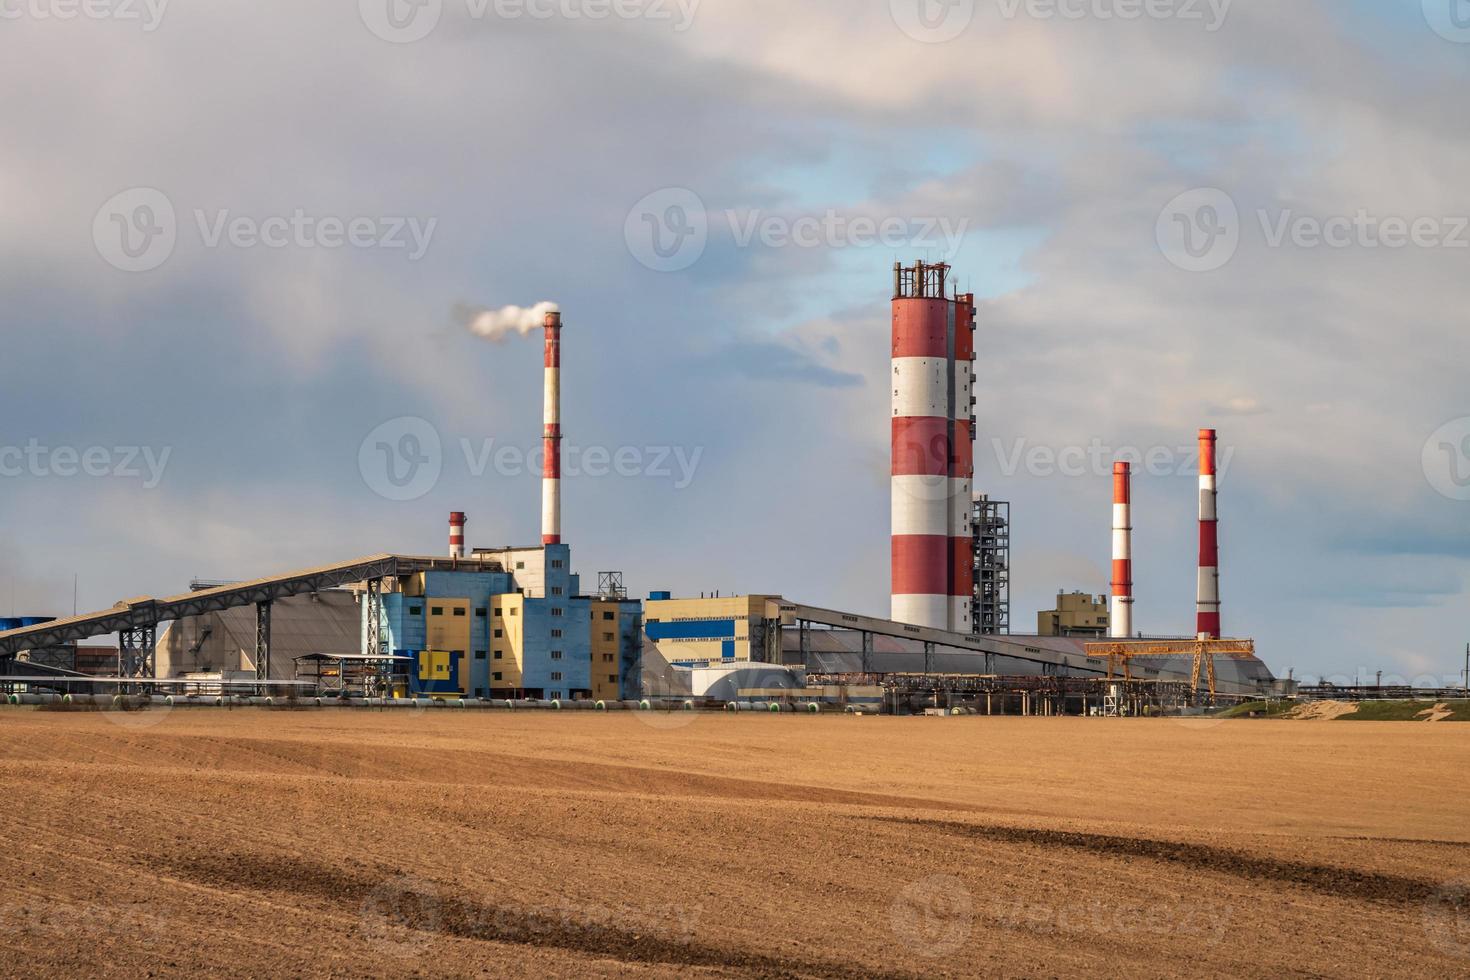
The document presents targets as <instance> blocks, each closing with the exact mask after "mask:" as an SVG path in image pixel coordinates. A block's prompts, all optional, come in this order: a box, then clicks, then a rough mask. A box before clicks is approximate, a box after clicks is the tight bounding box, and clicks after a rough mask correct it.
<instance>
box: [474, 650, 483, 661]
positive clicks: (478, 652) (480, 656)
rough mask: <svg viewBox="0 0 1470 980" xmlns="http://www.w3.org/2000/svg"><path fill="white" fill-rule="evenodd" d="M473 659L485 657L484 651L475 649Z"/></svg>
mask: <svg viewBox="0 0 1470 980" xmlns="http://www.w3.org/2000/svg"><path fill="white" fill-rule="evenodd" d="M475 659H476V660H484V659H485V651H484V650H476V651H475Z"/></svg>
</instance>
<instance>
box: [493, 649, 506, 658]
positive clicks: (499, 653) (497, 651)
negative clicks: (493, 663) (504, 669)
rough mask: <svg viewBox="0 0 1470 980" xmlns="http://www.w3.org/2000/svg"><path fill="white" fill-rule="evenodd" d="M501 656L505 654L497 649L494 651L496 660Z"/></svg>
mask: <svg viewBox="0 0 1470 980" xmlns="http://www.w3.org/2000/svg"><path fill="white" fill-rule="evenodd" d="M503 656H505V654H503V653H501V652H500V651H499V650H496V651H495V659H496V660H499V659H500V658H501V657H503Z"/></svg>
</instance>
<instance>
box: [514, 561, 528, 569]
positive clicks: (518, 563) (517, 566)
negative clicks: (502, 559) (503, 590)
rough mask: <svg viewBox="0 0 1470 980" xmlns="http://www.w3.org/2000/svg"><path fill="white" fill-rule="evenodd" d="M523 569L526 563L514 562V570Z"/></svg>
mask: <svg viewBox="0 0 1470 980" xmlns="http://www.w3.org/2000/svg"><path fill="white" fill-rule="evenodd" d="M525 567H526V563H525V562H523V561H518V562H516V568H517V569H521V568H525Z"/></svg>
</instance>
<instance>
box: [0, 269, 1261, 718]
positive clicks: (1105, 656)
mask: <svg viewBox="0 0 1470 980" xmlns="http://www.w3.org/2000/svg"><path fill="white" fill-rule="evenodd" d="M534 311H535V313H536V315H537V316H538V317H539V329H540V330H541V332H542V336H543V339H544V348H543V351H544V358H543V367H544V402H543V417H542V426H543V427H542V439H543V443H544V459H545V462H544V470H543V473H542V509H541V540H540V543H539V544H538V545H530V546H525V547H494V548H487V547H474V546H472V545H471V543H470V540H471V537H472V530H471V529H472V528H473V526H474V523H473V517H474V514H473V511H472V510H471V511H454V512H453V513H451V514H450V515H449V520H448V527H449V535H448V548H447V550H446V551H444V552H443V553H441V554H440V555H438V556H434V555H402V554H379V555H374V556H370V557H366V558H359V559H355V560H350V561H339V562H337V563H334V564H326V565H322V566H319V567H315V568H309V569H303V570H299V571H292V572H286V573H282V574H279V575H273V576H270V577H267V578H262V579H256V580H252V581H240V582H196V583H193V585H192V586H191V588H190V589H189V590H188V591H186V592H183V593H181V594H179V595H175V596H172V597H169V598H152V597H141V598H134V599H128V600H125V601H122V602H119V603H117V604H116V605H114V606H112V607H111V608H109V609H104V610H101V611H97V612H92V613H87V614H85V615H76V616H72V617H69V618H64V619H50V618H45V617H29V618H26V619H22V620H18V621H17V620H0V675H3V676H0V685H3V687H4V690H5V692H6V694H7V701H8V703H10V704H13V705H27V704H29V705H48V704H54V705H63V704H69V705H75V706H83V705H86V706H93V707H104V708H139V707H142V708H146V707H149V706H156V705H160V704H163V705H169V706H180V705H197V706H223V705H239V704H255V705H262V706H281V705H291V706H297V707H344V706H345V707H353V706H373V707H379V708H387V707H400V706H439V707H451V706H452V707H460V708H486V709H489V708H535V707H539V708H548V709H555V710H573V709H584V710H643V711H651V710H660V709H663V710H681V711H682V710H700V709H711V710H723V711H751V710H759V711H767V712H781V711H802V712H812V713H817V712H824V711H839V712H851V713H876V712H884V713H898V714H910V713H935V714H937V713H943V714H951V715H953V714H972V713H973V714H1014V715H1059V714H1073V715H1100V716H1128V715H1146V714H1161V713H1168V712H1187V711H1198V710H1202V709H1204V708H1206V707H1209V706H1212V705H1215V704H1219V703H1225V702H1230V701H1238V700H1244V699H1253V698H1260V697H1263V696H1271V695H1273V694H1274V695H1279V694H1282V693H1286V692H1287V691H1288V690H1289V687H1290V682H1283V681H1278V680H1277V679H1276V678H1275V677H1274V676H1273V675H1272V673H1271V672H1270V670H1268V669H1267V667H1266V666H1265V664H1264V663H1263V662H1262V661H1261V660H1260V659H1258V658H1257V657H1256V656H1255V645H1254V643H1253V642H1252V641H1251V640H1249V639H1246V638H1227V637H1226V636H1225V635H1224V634H1223V633H1222V626H1221V623H1222V620H1221V605H1220V588H1219V576H1220V572H1219V562H1218V538H1217V534H1218V526H1219V525H1218V514H1217V510H1216V504H1217V495H1218V487H1217V485H1216V476H1215V444H1216V433H1215V431H1214V430H1212V429H1201V430H1200V431H1199V442H1200V472H1199V563H1198V568H1197V570H1196V574H1197V608H1196V611H1195V612H1196V632H1195V633H1194V634H1193V635H1191V636H1183V637H1158V636H1155V637H1149V636H1144V635H1141V634H1139V633H1137V632H1135V618H1134V594H1133V567H1132V562H1133V549H1132V531H1133V514H1132V508H1131V503H1132V478H1133V473H1132V469H1131V466H1130V464H1129V462H1128V461H1125V460H1119V461H1117V462H1116V464H1115V467H1114V472H1113V499H1112V506H1111V531H1112V576H1111V582H1110V594H1109V595H1106V596H1095V595H1094V594H1092V593H1090V592H1077V591H1073V592H1065V591H1064V592H1062V593H1060V594H1059V595H1058V599H1057V607H1056V609H1054V610H1049V611H1042V612H1040V613H1038V616H1037V628H1036V632H1035V633H1032V634H1022V633H1015V632H1012V629H1011V625H1012V624H1011V602H1010V584H1011V581H1010V569H1011V554H1010V549H1011V540H1010V526H1011V502H1010V501H1002V500H998V499H993V498H992V497H991V496H990V495H989V494H987V493H977V492H976V488H975V486H974V478H975V467H974V452H973V446H974V441H975V437H976V427H977V420H976V417H975V406H976V397H975V393H974V384H975V380H974V378H975V375H974V361H975V330H976V305H975V297H974V296H973V295H972V294H969V293H959V292H958V291H957V290H955V289H954V288H953V287H952V285H951V277H950V268H949V266H948V265H945V264H928V263H924V262H916V263H914V264H913V265H911V266H904V265H901V264H899V265H895V267H894V270H893V294H892V306H891V318H892V345H891V350H890V359H891V378H892V395H891V416H890V419H889V430H890V436H891V462H892V470H891V474H892V476H891V487H890V497H891V501H890V502H891V553H892V564H891V573H890V585H891V589H890V593H891V603H890V608H889V614H888V617H887V618H881V617H878V616H872V615H865V614H861V613H854V612H847V611H842V610H832V609H825V608H820V607H817V606H812V605H808V604H805V603H803V602H802V601H801V600H800V597H795V596H787V595H782V594H777V593H774V592H773V593H770V594H757V595H740V596H721V595H700V596H697V597H696V596H682V595H676V594H675V593H674V592H673V591H653V592H650V593H648V594H647V597H646V598H637V597H630V596H629V595H628V590H627V588H626V587H625V585H624V580H623V576H622V575H621V573H619V572H616V571H599V572H597V573H596V578H595V583H596V584H595V586H593V585H592V582H593V581H594V580H593V579H591V578H586V579H584V577H583V575H581V574H579V573H578V572H577V571H576V570H575V567H574V565H573V556H572V550H571V547H570V545H569V544H568V543H567V542H566V541H564V540H563V532H562V506H561V443H562V434H563V432H562V418H561V380H560V375H561V355H562V314H561V311H560V310H559V309H556V308H554V307H553V306H551V304H542V306H539V307H536V308H534ZM523 312H529V311H523ZM874 354H875V356H876V352H874ZM873 424H874V426H875V428H876V427H877V426H878V425H879V424H880V422H879V420H878V419H874V420H873ZM1079 506H1087V507H1091V508H1095V510H1096V512H1097V514H1098V527H1099V529H1101V528H1102V520H1103V515H1104V513H1106V512H1107V502H1106V501H1102V500H1097V501H1079ZM573 526H575V521H574V522H573ZM1102 539H1103V535H1102V534H1101V533H1099V542H1101V540H1102ZM1180 571H1181V574H1188V572H1187V571H1186V570H1183V569H1181V570H1180ZM112 635H116V637H117V642H116V646H115V647H112V648H106V647H98V646H95V645H87V644H83V643H82V641H87V640H94V641H95V640H96V639H97V638H101V637H109V636H112Z"/></svg>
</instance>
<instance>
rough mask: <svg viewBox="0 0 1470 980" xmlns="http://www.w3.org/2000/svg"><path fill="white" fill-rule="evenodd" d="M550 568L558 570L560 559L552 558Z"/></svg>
mask: <svg viewBox="0 0 1470 980" xmlns="http://www.w3.org/2000/svg"><path fill="white" fill-rule="evenodd" d="M551 567H552V568H560V567H561V559H560V558H553V559H551Z"/></svg>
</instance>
